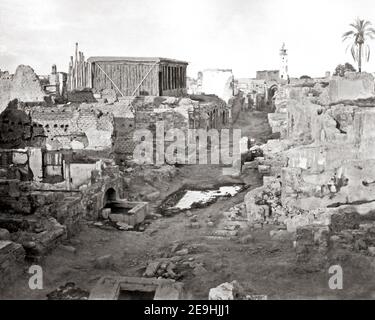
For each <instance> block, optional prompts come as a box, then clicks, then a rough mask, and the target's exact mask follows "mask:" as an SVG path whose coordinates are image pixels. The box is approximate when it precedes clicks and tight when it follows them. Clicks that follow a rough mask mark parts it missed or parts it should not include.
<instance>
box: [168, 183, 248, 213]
mask: <svg viewBox="0 0 375 320" xmlns="http://www.w3.org/2000/svg"><path fill="white" fill-rule="evenodd" d="M241 189H242V186H224V187H220V188H219V189H218V190H207V191H200V190H186V193H185V194H184V195H183V197H182V198H181V199H180V200H179V201H178V202H177V203H176V204H175V206H174V207H173V208H174V209H179V210H186V209H190V208H191V207H192V206H193V205H194V204H198V203H199V204H201V205H204V204H206V203H210V202H211V201H213V200H214V199H215V198H218V197H223V196H231V197H233V196H234V195H236V194H237V193H238V192H239V191H241Z"/></svg>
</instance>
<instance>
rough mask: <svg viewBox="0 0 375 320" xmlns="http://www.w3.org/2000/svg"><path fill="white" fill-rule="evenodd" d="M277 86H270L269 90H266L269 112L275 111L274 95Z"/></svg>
mask: <svg viewBox="0 0 375 320" xmlns="http://www.w3.org/2000/svg"><path fill="white" fill-rule="evenodd" d="M278 89H279V88H278V86H277V84H274V85H272V86H271V87H270V88H269V89H268V103H267V104H268V105H269V106H270V107H271V111H272V112H274V111H275V108H276V107H275V99H276V93H277V91H278Z"/></svg>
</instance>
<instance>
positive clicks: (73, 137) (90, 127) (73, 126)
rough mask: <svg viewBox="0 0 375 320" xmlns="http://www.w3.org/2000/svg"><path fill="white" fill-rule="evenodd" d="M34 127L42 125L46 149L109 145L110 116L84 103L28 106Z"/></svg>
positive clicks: (110, 141)
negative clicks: (51, 106) (50, 106)
mask: <svg viewBox="0 0 375 320" xmlns="http://www.w3.org/2000/svg"><path fill="white" fill-rule="evenodd" d="M29 112H30V117H31V120H32V122H33V127H34V130H35V128H41V129H43V131H44V136H45V138H46V140H45V144H46V147H47V149H49V150H58V149H105V148H108V149H110V148H111V146H112V134H113V116H112V114H109V113H108V114H104V113H103V112H102V111H101V110H100V109H97V108H94V107H89V106H86V105H72V106H69V105H66V106H56V107H53V108H49V107H34V108H30V110H29Z"/></svg>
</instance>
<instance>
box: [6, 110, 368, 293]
mask: <svg viewBox="0 0 375 320" xmlns="http://www.w3.org/2000/svg"><path fill="white" fill-rule="evenodd" d="M235 125H236V126H238V127H241V128H242V129H243V133H244V135H249V136H251V137H254V138H255V139H258V140H259V141H264V139H267V137H269V136H270V130H269V127H268V124H267V121H266V115H265V114H263V113H259V112H257V113H244V114H242V115H241V117H238V121H237V123H236V124H235ZM246 178H247V181H249V182H250V184H251V185H252V187H255V186H258V185H260V183H261V179H260V177H259V176H258V175H257V174H256V172H253V173H252V174H250V176H248V177H246ZM222 179H223V178H222V177H221V168H220V167H218V166H199V165H196V166H184V167H181V168H179V169H178V174H177V176H176V177H175V178H174V179H173V180H172V181H170V182H168V183H167V185H168V187H165V185H166V183H163V184H160V185H159V187H160V190H161V193H162V197H163V196H166V195H167V194H170V193H172V192H173V191H175V190H178V188H180V187H181V186H182V185H183V184H186V183H188V184H197V185H202V184H204V183H215V182H218V181H219V182H220V181H222ZM162 185H164V188H163V187H162ZM156 186H157V184H156ZM246 192H247V191H244V192H242V193H239V194H237V195H236V196H234V197H232V198H229V199H225V200H219V201H217V202H216V203H214V204H212V205H210V206H208V207H206V208H202V209H195V210H191V212H192V214H194V215H196V216H197V222H198V224H199V226H200V227H199V228H191V227H189V219H190V218H189V217H187V216H186V214H184V213H180V214H177V215H175V216H173V217H162V218H159V219H156V220H153V221H152V223H151V225H150V226H149V227H148V228H147V230H146V231H145V232H130V231H118V230H102V229H98V228H96V227H93V226H90V225H83V226H82V232H81V233H80V234H78V235H77V236H76V237H75V238H73V239H72V240H71V244H72V245H73V246H74V247H75V248H76V250H77V251H76V253H70V252H66V251H64V250H62V249H59V248H58V249H56V250H55V251H54V252H52V253H51V254H50V255H49V256H47V257H46V258H45V260H44V261H43V262H41V265H42V267H43V271H44V289H43V290H33V291H32V290H30V289H28V277H27V276H25V277H23V278H21V279H19V280H18V281H17V282H16V283H15V284H14V285H13V286H12V287H10V288H8V289H7V290H5V291H4V292H1V293H0V298H7V299H15V298H18V299H45V298H46V294H47V293H49V292H51V291H53V290H55V289H56V288H57V287H58V286H60V285H64V284H65V283H67V282H69V281H72V282H75V283H76V284H77V286H78V287H80V288H82V289H85V290H90V289H91V288H92V287H93V286H94V285H95V283H96V281H97V280H98V279H99V278H100V277H101V276H104V275H123V276H142V274H143V272H144V270H145V267H146V264H147V261H152V260H154V259H156V258H160V257H163V256H166V255H167V254H168V253H170V248H171V246H173V245H174V244H177V243H178V244H180V245H181V246H182V247H184V248H189V252H190V253H189V254H188V255H187V256H186V259H187V258H188V259H189V260H191V261H194V262H195V263H200V264H202V265H203V267H204V268H203V269H202V270H201V272H200V273H199V274H197V275H194V273H193V272H191V270H185V271H186V272H184V277H183V278H182V279H181V280H180V281H182V282H183V283H184V284H185V287H186V289H187V290H188V291H189V292H190V294H191V295H192V297H193V298H196V299H207V297H208V292H209V289H210V288H212V287H215V286H217V285H219V284H221V283H223V282H226V281H232V280H237V281H238V282H239V283H241V285H242V286H244V288H245V289H246V290H247V292H249V293H253V294H265V295H267V296H268V297H269V298H274V299H278V298H289V299H299V298H308V299H317V298H332V299H335V298H338V297H340V298H349V297H355V298H369V297H371V295H372V294H373V292H375V288H374V283H375V281H373V280H374V275H373V274H374V266H371V265H369V263H368V260H364V259H362V258H360V257H355V258H353V257H351V258H348V259H347V260H346V261H344V262H343V265H345V266H347V269H344V270H349V271H348V272H346V271H345V272H346V273H345V289H346V290H341V292H335V291H332V290H330V289H329V288H328V277H329V274H328V272H327V270H314V269H311V268H308V267H306V268H304V267H301V266H298V265H297V264H296V262H295V253H294V249H293V245H292V243H291V241H285V242H284V241H274V240H271V238H270V236H269V231H270V230H271V229H272V228H273V227H272V226H266V227H265V228H264V229H260V230H248V229H244V230H241V231H240V234H239V236H238V237H235V238H234V239H223V240H216V239H209V238H207V235H209V234H210V233H211V232H212V229H213V228H215V227H212V226H208V223H207V222H208V221H213V222H214V224H215V225H216V224H217V223H218V222H219V221H220V220H221V219H223V212H225V211H227V210H228V209H229V208H230V207H232V206H233V205H235V204H239V203H241V202H243V198H244V195H245V194H246ZM248 234H251V235H252V237H253V240H252V241H250V242H249V243H240V241H239V239H241V237H242V236H245V235H248ZM108 254H109V255H111V256H112V257H113V259H114V264H113V266H112V267H111V268H106V269H104V270H102V269H98V268H95V266H94V261H95V259H96V258H97V257H100V256H103V255H108ZM344 268H345V267H344Z"/></svg>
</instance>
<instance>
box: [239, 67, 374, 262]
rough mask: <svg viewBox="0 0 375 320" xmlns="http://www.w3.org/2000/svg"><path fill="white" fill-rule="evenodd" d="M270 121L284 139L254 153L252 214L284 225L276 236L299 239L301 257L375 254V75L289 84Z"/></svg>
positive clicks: (252, 218)
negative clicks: (257, 175)
mask: <svg viewBox="0 0 375 320" xmlns="http://www.w3.org/2000/svg"><path fill="white" fill-rule="evenodd" d="M269 123H270V125H271V127H272V130H273V132H277V133H279V134H280V139H278V140H269V141H268V143H267V144H265V145H263V146H261V150H262V152H263V157H258V158H256V164H257V166H258V170H259V172H261V173H262V174H264V184H263V186H262V187H260V188H257V189H254V190H251V191H250V192H249V193H248V194H247V195H246V197H245V203H246V209H247V216H248V219H249V221H251V222H252V223H256V222H261V223H272V224H276V225H279V226H280V230H279V231H278V232H273V233H272V235H271V236H273V237H284V238H285V237H286V238H288V239H293V240H294V241H295V242H294V245H295V248H296V252H297V257H298V259H299V260H300V261H310V262H311V261H316V262H319V263H322V262H323V261H325V260H326V259H327V256H328V255H329V253H330V252H332V250H331V249H332V248H337V247H340V248H346V249H350V250H354V251H356V252H359V253H362V254H364V255H370V256H374V255H375V222H374V220H375V219H374V218H375V216H374V209H375V201H374V200H375V192H374V191H375V189H374V188H375V170H374V169H373V168H374V165H375V153H374V150H375V135H374V132H375V89H374V78H373V77H372V75H370V74H366V73H362V74H360V73H347V74H346V75H345V77H344V78H340V77H332V78H331V79H330V80H329V81H327V80H326V79H318V80H315V81H314V82H309V83H297V84H290V85H284V86H282V87H281V88H280V90H279V92H278V93H277V97H276V112H275V113H273V114H269ZM317 257H318V258H317ZM316 258H317V259H316ZM314 259H315V260H314Z"/></svg>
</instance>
